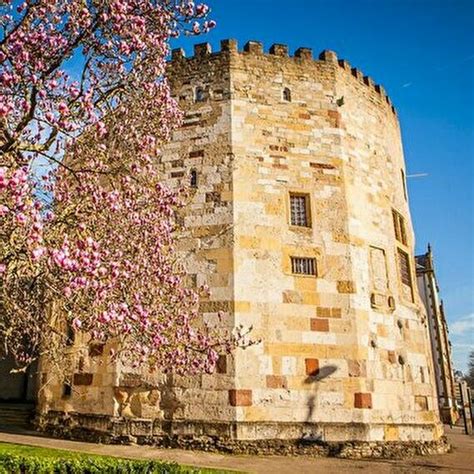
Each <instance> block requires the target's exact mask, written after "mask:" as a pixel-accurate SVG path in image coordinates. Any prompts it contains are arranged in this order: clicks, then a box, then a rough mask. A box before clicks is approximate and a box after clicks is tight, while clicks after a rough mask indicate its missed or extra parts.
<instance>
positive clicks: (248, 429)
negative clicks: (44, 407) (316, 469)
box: [36, 411, 450, 458]
mask: <svg viewBox="0 0 474 474" xmlns="http://www.w3.org/2000/svg"><path fill="white" fill-rule="evenodd" d="M36 421H37V427H38V429H39V430H41V431H43V432H47V433H49V434H51V435H53V436H58V437H59V436H60V437H62V438H69V439H78V440H83V441H94V442H101V443H107V444H134V443H136V444H146V445H155V446H163V447H173V448H181V449H201V450H205V451H220V452H227V453H233V454H281V455H289V454H291V455H295V454H301V455H312V456H332V457H346V458H361V457H380V458H394V457H408V456H415V455H429V454H442V453H446V452H448V451H449V449H450V446H449V444H448V443H447V441H446V438H445V436H444V435H443V429H442V426H441V425H436V424H426V425H416V424H412V425H410V424H404V425H395V424H384V425H376V424H362V423H360V424H359V423H351V424H345V423H277V422H209V421H202V420H195V421H168V420H149V419H135V418H122V417H110V416H107V415H92V414H82V413H75V412H70V413H64V412H58V411H49V412H48V413H46V414H42V415H40V416H38V418H37V420H36Z"/></svg>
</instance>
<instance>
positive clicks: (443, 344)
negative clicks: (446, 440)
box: [416, 245, 459, 424]
mask: <svg viewBox="0 0 474 474" xmlns="http://www.w3.org/2000/svg"><path fill="white" fill-rule="evenodd" d="M416 278H417V282H418V289H419V292H420V296H421V298H422V300H423V302H424V304H425V308H426V313H427V317H428V325H429V332H430V340H431V351H432V356H433V365H434V370H435V378H436V390H437V393H438V403H439V409H440V413H441V418H442V420H443V422H444V423H449V424H454V423H456V421H457V420H458V418H459V415H458V411H457V407H456V391H455V390H456V383H455V380H454V371H453V365H452V357H451V343H450V342H449V339H448V324H447V322H446V317H445V315H444V309H443V301H442V300H441V298H440V295H439V287H438V282H437V280H436V273H435V269H434V262H433V253H432V251H431V246H430V245H428V251H427V252H426V253H425V254H423V255H418V256H417V257H416Z"/></svg>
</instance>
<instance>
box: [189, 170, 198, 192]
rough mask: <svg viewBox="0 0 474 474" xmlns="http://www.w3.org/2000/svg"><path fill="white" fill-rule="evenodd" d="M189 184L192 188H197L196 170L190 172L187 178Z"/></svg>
mask: <svg viewBox="0 0 474 474" xmlns="http://www.w3.org/2000/svg"><path fill="white" fill-rule="evenodd" d="M189 184H190V186H191V187H192V188H197V185H198V175H197V171H196V170H191V176H190V178H189Z"/></svg>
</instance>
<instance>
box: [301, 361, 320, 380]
mask: <svg viewBox="0 0 474 474" xmlns="http://www.w3.org/2000/svg"><path fill="white" fill-rule="evenodd" d="M304 362H305V366H306V375H312V376H316V375H318V374H319V360H318V359H305V360H304Z"/></svg>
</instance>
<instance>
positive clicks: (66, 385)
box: [63, 381, 72, 397]
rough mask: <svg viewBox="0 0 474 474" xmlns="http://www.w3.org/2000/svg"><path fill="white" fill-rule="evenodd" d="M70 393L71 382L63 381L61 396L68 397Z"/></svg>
mask: <svg viewBox="0 0 474 474" xmlns="http://www.w3.org/2000/svg"><path fill="white" fill-rule="evenodd" d="M71 395H72V386H71V383H70V382H68V381H66V382H64V383H63V397H70V396H71Z"/></svg>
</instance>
